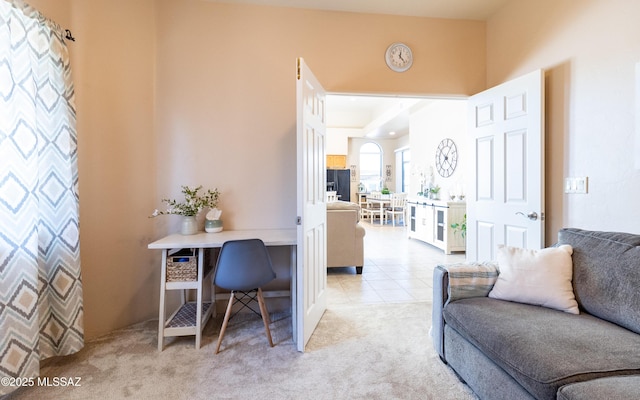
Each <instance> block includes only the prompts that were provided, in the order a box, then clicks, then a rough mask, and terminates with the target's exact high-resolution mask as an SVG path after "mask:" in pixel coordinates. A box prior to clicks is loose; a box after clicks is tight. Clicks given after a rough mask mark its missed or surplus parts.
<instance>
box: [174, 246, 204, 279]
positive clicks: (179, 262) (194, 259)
mask: <svg viewBox="0 0 640 400" xmlns="http://www.w3.org/2000/svg"><path fill="white" fill-rule="evenodd" d="M197 279H198V250H196V249H194V250H191V249H183V250H180V251H179V252H177V253H175V254H172V255H170V256H169V257H167V282H189V281H195V280H197Z"/></svg>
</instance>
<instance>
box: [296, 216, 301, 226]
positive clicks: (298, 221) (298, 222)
mask: <svg viewBox="0 0 640 400" xmlns="http://www.w3.org/2000/svg"><path fill="white" fill-rule="evenodd" d="M296 225H302V217H296Z"/></svg>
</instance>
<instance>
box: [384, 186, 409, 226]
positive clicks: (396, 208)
mask: <svg viewBox="0 0 640 400" xmlns="http://www.w3.org/2000/svg"><path fill="white" fill-rule="evenodd" d="M406 208H407V194H406V193H394V194H392V195H391V204H390V206H389V207H387V209H386V210H385V213H386V215H387V221H388V220H389V215H391V221H392V224H393V226H396V215H398V216H402V223H403V224H405V221H404V215H405V211H406Z"/></svg>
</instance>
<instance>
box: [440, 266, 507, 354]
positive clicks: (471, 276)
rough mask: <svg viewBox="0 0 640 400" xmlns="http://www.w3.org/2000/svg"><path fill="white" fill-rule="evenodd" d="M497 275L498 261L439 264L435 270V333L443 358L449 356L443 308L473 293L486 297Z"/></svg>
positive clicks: (474, 295)
mask: <svg viewBox="0 0 640 400" xmlns="http://www.w3.org/2000/svg"><path fill="white" fill-rule="evenodd" d="M497 279H498V264H497V263H495V262H482V263H481V262H467V263H459V264H449V265H438V266H436V268H435V269H434V270H433V309H432V315H431V324H432V325H431V337H432V339H433V346H434V348H435V349H436V351H437V352H438V354H439V355H440V358H442V360H445V355H444V318H443V316H442V312H443V310H444V308H445V306H446V305H447V303H449V302H451V301H455V300H460V299H464V298H469V297H485V296H487V295H488V294H489V292H490V291H491V289H492V288H493V284H494V283H495V282H496V280H497Z"/></svg>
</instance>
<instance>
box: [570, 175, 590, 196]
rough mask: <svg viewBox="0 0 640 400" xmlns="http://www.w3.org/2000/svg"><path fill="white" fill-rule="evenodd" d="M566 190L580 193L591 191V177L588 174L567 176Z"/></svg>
mask: <svg viewBox="0 0 640 400" xmlns="http://www.w3.org/2000/svg"><path fill="white" fill-rule="evenodd" d="M564 192H565V193H579V194H586V193H589V178H588V177H586V176H582V177H572V178H565V180H564Z"/></svg>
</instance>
